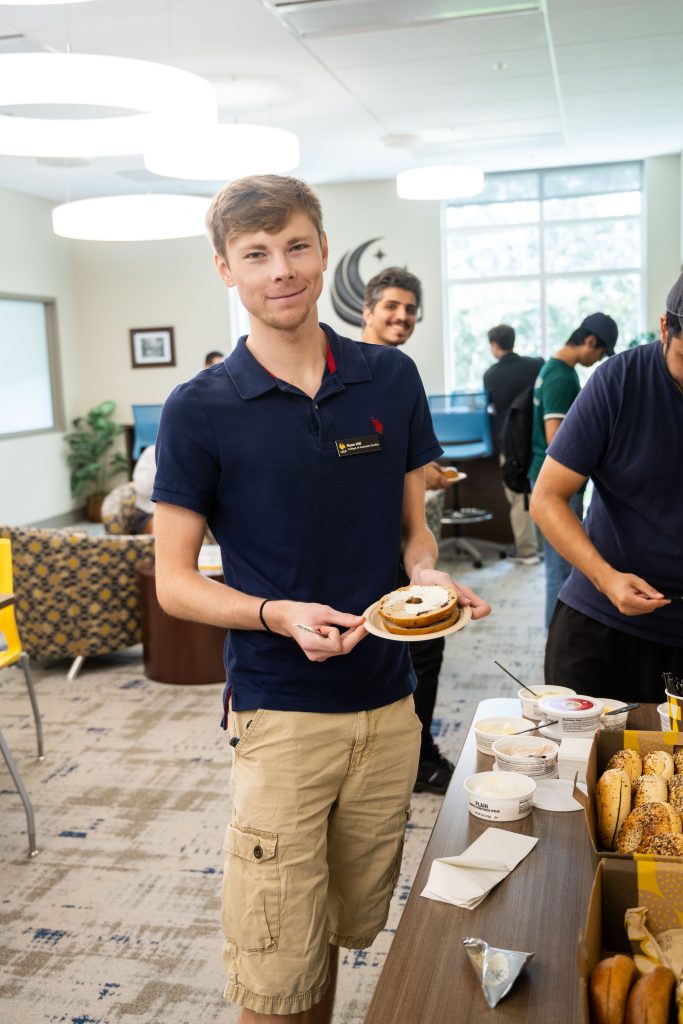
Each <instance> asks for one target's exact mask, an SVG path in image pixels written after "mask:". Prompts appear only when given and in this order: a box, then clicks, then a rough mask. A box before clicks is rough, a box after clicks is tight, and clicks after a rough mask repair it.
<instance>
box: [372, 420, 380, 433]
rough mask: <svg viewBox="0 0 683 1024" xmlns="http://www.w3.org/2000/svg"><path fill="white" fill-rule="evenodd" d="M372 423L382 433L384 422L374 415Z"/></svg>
mask: <svg viewBox="0 0 683 1024" xmlns="http://www.w3.org/2000/svg"><path fill="white" fill-rule="evenodd" d="M372 425H373V427H374V428H375V430H376V431H377V433H378V434H381V433H382V424H381V423H380V421H379V420H378V419H377V418H376V417H375V416H373V417H372Z"/></svg>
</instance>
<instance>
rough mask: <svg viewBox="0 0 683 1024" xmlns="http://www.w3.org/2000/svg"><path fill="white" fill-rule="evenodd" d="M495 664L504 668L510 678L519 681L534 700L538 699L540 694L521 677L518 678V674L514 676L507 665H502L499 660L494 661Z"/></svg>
mask: <svg viewBox="0 0 683 1024" xmlns="http://www.w3.org/2000/svg"><path fill="white" fill-rule="evenodd" d="M493 664H494V665H497V666H498V668H502V670H503V672H507V674H508V675H509V676H510V679H514V681H515V682H516V683H519V685H520V686H521V687H522V689H523V690H526V692H527V693H530V694H531V696H532V697H533V698H534V700H537V699H538V694H537V693H535V692H534V691H533V690H531V689H529V687H528V686H527V685H526V684H525V683H523V682H522V680H521V679H518V678H517V676H513V674H512V672H510V670H509V669H507V668H505V665H501V663H500V662H499V661H494V663H493Z"/></svg>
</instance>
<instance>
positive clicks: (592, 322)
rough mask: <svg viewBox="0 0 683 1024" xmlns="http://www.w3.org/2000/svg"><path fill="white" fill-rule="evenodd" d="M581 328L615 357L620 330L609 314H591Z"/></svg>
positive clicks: (682, 291)
mask: <svg viewBox="0 0 683 1024" xmlns="http://www.w3.org/2000/svg"><path fill="white" fill-rule="evenodd" d="M681 277H683V274H682V275H681ZM681 295H682V296H683V285H682V286H681ZM581 326H582V327H583V328H584V330H586V331H589V332H590V334H594V335H595V337H596V338H597V339H598V341H599V342H600V343H601V344H602V345H604V346H605V348H606V349H607V355H608V356H613V355H614V346H615V345H616V343H617V338H618V337H619V328H618V327H617V325H616V323H615V322H614V320H613V319H612V317H611V316H608V315H607V313H591V315H590V316H587V317H586V319H585V320H583V321H582V323H581Z"/></svg>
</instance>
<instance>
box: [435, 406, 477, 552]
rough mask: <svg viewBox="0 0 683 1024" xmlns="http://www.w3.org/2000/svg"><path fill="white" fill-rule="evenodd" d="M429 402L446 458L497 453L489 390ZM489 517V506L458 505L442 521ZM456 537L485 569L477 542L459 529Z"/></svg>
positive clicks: (466, 521) (462, 523)
mask: <svg viewBox="0 0 683 1024" xmlns="http://www.w3.org/2000/svg"><path fill="white" fill-rule="evenodd" d="M428 402H429V408H430V411H431V414H432V423H433V424H434V432H435V433H436V436H437V438H438V441H439V444H440V445H441V447H442V448H443V452H444V453H443V458H445V459H448V460H449V461H450V462H453V463H455V464H457V465H460V463H462V462H467V461H468V460H471V459H485V458H488V456H489V455H492V454H493V440H492V437H491V424H490V421H489V414H488V396H487V394H486V392H485V391H477V392H464V391H460V392H458V391H455V392H453V393H452V394H449V395H430V396H429V398H428ZM456 486H457V485H456ZM489 519H493V515H492V513H491V512H489V511H488V510H487V509H483V508H471V509H463V508H454V509H450V510H448V511H447V512H444V514H443V515H442V517H441V524H442V525H449V526H457V527H463V526H467V525H468V524H469V525H474V524H475V523H484V522H487V521H488V520H489ZM454 540H455V546H456V549H459V550H461V551H463V552H465V553H466V554H468V555H469V556H470V558H471V559H472V564H473V566H474V568H475V569H481V567H482V558H481V554H480V552H479V550H478V549H477V548H476V547H475V546H474V544H472V542H471V541H469V540H467V539H466V538H465V537H462V536H460V534H459V532H458V535H457V536H456V537H455V538H454Z"/></svg>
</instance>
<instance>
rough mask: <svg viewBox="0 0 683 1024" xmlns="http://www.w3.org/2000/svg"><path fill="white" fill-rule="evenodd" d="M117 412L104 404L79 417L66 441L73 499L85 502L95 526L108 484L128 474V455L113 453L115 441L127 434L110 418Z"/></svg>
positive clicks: (112, 406)
mask: <svg viewBox="0 0 683 1024" xmlns="http://www.w3.org/2000/svg"><path fill="white" fill-rule="evenodd" d="M115 408H116V404H115V403H114V402H101V403H100V405H96V406H95V408H94V409H91V410H90V412H88V413H87V414H86V415H85V416H78V417H77V418H76V419H75V420H74V421H73V428H74V429H73V430H72V431H71V433H69V434H66V435H65V437H64V440H65V441H66V443H67V445H68V448H69V451H68V454H67V456H66V461H67V464H68V466H69V469H70V471H71V475H70V480H69V482H70V485H71V495H72V497H74V498H80V497H85V498H86V514H87V516H88V519H90V520H91V521H93V522H99V521H100V511H101V508H102V500H103V498H104V496H105V494H106V493H107V490H108V486H107V485H108V481H109V480H110V479H111V478H112V477H113V476H117V475H118V474H119V473H127V472H128V461H127V459H126V457H125V455H123V453H122V452H110V449H111V448H112V446H113V444H114V440H115V439H116V438H117V437H118V436H119V434H122V433H123V431H124V430H125V427H124V426H123V425H122V424H121V423H114V421H113V420H112V418H111V417H112V415H113V412H114V409H115Z"/></svg>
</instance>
